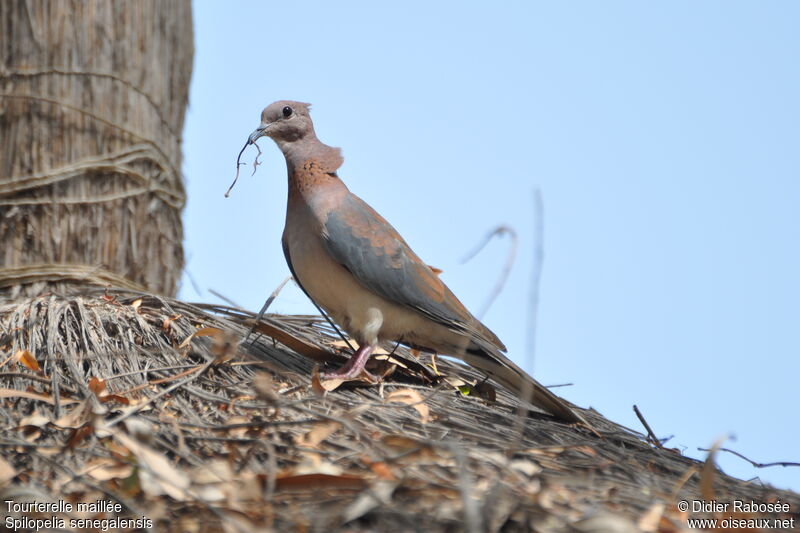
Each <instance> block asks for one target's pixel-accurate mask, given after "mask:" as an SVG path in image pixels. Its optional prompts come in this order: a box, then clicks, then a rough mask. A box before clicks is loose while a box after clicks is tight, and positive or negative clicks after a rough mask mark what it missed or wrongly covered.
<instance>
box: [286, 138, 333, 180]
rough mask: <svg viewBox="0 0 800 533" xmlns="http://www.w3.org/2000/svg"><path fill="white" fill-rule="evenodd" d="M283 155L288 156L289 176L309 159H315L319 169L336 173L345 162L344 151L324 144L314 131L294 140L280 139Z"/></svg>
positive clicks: (328, 172)
mask: <svg viewBox="0 0 800 533" xmlns="http://www.w3.org/2000/svg"><path fill="white" fill-rule="evenodd" d="M278 147H280V149H281V151H282V152H283V155H284V156H285V157H286V166H287V169H288V170H289V176H290V177H291V176H292V175H294V174H296V173H297V172H298V171H300V170H301V169H302V168H303V167H304V166H306V165H307V163H308V162H309V161H314V162H315V166H316V168H317V169H318V170H320V171H322V172H324V173H327V174H335V173H336V170H337V169H338V168H339V167H340V166H342V163H344V158H343V157H342V151H341V150H340V149H339V148H333V147H331V146H328V145H327V144H323V143H322V142H320V140H319V139H317V136H316V135H314V133H313V132H312V133H310V134H309V135H307V136H306V137H303V138H302V139H298V140H296V141H293V142H285V141H278Z"/></svg>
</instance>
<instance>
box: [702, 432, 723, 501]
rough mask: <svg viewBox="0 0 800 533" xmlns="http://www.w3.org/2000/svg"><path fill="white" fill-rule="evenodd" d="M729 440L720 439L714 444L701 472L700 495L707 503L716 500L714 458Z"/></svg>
mask: <svg viewBox="0 0 800 533" xmlns="http://www.w3.org/2000/svg"><path fill="white" fill-rule="evenodd" d="M725 440H727V437H720V438H718V439H717V440H716V441H715V442H714V444H712V445H711V450H710V451H709V452H708V457H706V461H705V463H703V468H702V469H701V470H700V494H701V495H702V496H703V499H704V500H706V501H711V500H713V499H715V498H714V475H715V474H716V469H717V467H716V464H715V463H714V457H716V455H717V451H718V450H719V449H720V447H721V446H722V444H723V443H724V442H725Z"/></svg>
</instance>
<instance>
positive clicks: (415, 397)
mask: <svg viewBox="0 0 800 533" xmlns="http://www.w3.org/2000/svg"><path fill="white" fill-rule="evenodd" d="M386 401H387V402H390V403H404V404H406V405H410V406H411V407H413V408H414V409H416V410H417V412H418V413H419V417H420V422H422V423H423V424H426V423H428V422H429V421H430V420H431V410H430V408H429V407H428V406H427V405H425V403H424V400H423V399H422V396H421V395H420V393H419V392H418V391H415V390H414V389H398V390H395V391H392V392H390V393H389V394H387V395H386Z"/></svg>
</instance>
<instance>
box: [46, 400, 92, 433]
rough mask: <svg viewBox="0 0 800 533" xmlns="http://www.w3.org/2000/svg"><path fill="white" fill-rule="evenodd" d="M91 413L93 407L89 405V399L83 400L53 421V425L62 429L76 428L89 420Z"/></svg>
mask: <svg viewBox="0 0 800 533" xmlns="http://www.w3.org/2000/svg"><path fill="white" fill-rule="evenodd" d="M91 415H92V409H91V407H90V406H89V400H83V401H81V402H80V403H78V405H76V406H75V407H74V408H73V409H71V410H70V411H69V412H67V413H66V414H65V415H64V416H62V417H61V418H59V419H58V420H55V421H53V425H55V426H56V427H59V428H62V429H67V428H69V429H75V428H78V427H80V426H82V425H83V424H85V423H86V422H88V421H89V419H90V418H91Z"/></svg>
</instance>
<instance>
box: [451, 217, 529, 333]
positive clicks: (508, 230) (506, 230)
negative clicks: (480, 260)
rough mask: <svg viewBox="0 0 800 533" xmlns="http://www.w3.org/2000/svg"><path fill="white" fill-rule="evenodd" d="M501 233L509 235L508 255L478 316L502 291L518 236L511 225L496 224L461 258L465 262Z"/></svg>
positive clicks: (482, 314)
mask: <svg viewBox="0 0 800 533" xmlns="http://www.w3.org/2000/svg"><path fill="white" fill-rule="evenodd" d="M503 235H509V236H510V237H511V248H509V250H508V256H506V262H505V265H504V266H503V271H502V272H501V273H500V277H499V278H497V283H495V286H494V288H493V289H492V292H491V293H489V297H488V298H487V299H486V302H485V303H484V304H483V307H482V308H481V310H480V311H479V312H478V318H483V317H484V315H486V312H487V311H489V308H490V307H491V306H492V304H493V303H494V301H495V300H496V299H497V297H498V296H499V295H500V292H502V290H503V287H504V286H505V284H506V282H507V281H508V277H509V275H510V274H511V268H512V267H513V266H514V261H515V260H516V257H517V247H518V243H519V237H518V236H517V232H516V230H515V229H514V228H512V227H511V226H505V225H502V226H497V227H496V228H494V229H493V230H492V231H490V232H489V233H487V234H486V236H485V237H484V238H483V240H482V241H481V242H480V243H478V246H476V247H475V248H474V249H473V250H472V251H471V252H470V253H468V254H467V255H466V256H465V257H464V259H462V260H461V262H462V263H466V262H467V261H469V260H470V259H472V258H473V257H475V256H476V255H478V253H479V252H480V251H481V250H482V249H483V248H484V247H485V246H486V245H487V244H488V243H489V241H491V240H492V238H493V237H501V236H503Z"/></svg>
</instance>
